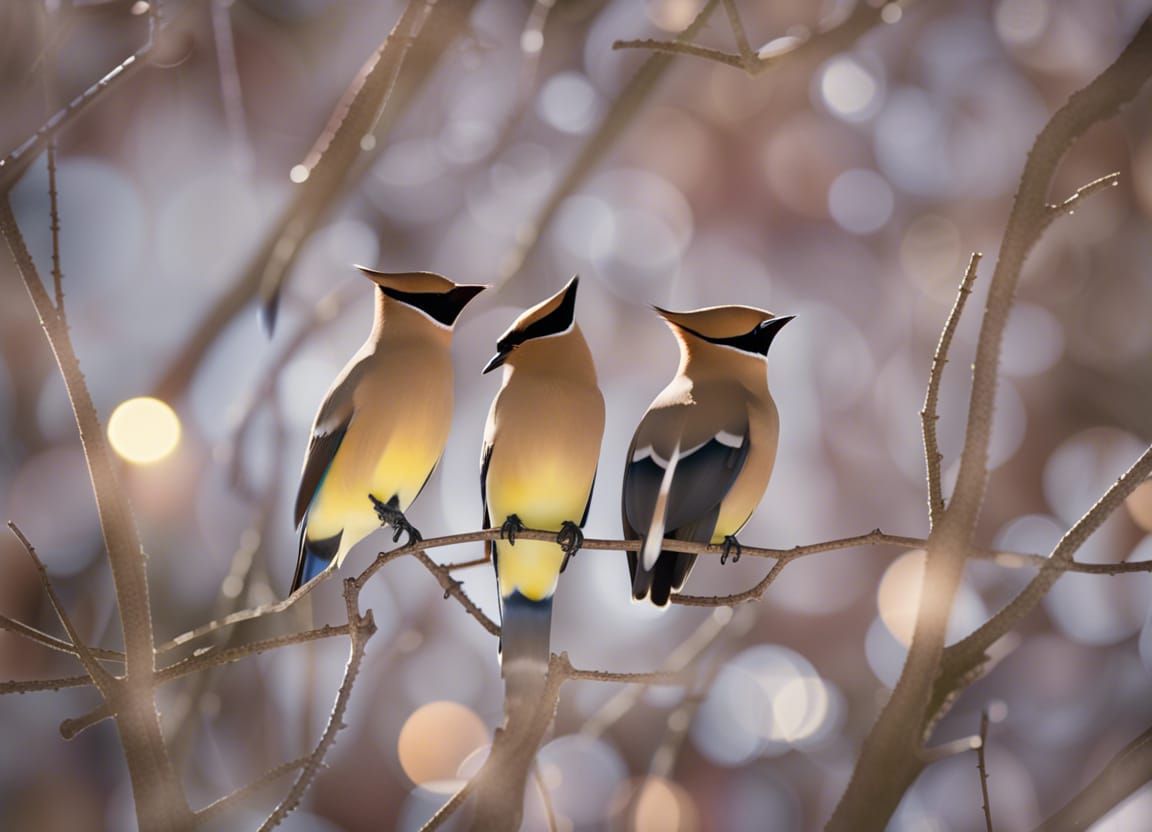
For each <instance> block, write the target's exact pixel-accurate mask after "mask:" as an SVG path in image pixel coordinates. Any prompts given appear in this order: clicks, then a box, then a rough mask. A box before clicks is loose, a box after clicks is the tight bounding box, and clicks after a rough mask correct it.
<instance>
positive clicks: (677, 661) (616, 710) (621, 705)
mask: <svg viewBox="0 0 1152 832" xmlns="http://www.w3.org/2000/svg"><path fill="white" fill-rule="evenodd" d="M734 618H735V615H734V613H733V612H732V610H731V609H730V608H727V607H721V608H720V609H717V610H715V611H714V612H713V613H712V614H711V615H709V616H708V617H706V618H705V619H704V620H703V621H702V622H700V626H699V627H697V628H696V629H695V630H694V631H693V632H692V633H691V635H689V636H688V638H686V639H684V641H682V642H680V644H679V645H677V647H676V648H675V649H674V650H673V651H672V652H671V653H669V654H668V658H667V659H665V660H664V662H663V664H661V665H660V670H661V671H662V672H664V673H683V672H684V671H685V670H686V669H687V668H688V666H689V665H690V664H691V663H692V662H694V661H695V660H696V658H697V657H698V656H700V655H701V654H702V653H703V652H704V651H705V650H707V649H708V648H709V647H711V646H712V645H713V644H715V643H716V641H717V639H719V638H720V636H721V635H723V634H724V633H725V632H727V630H728V629H729V625H730V624H731V623H732V621H733V620H734ZM749 623H751V622H749ZM647 689H648V685H646V684H643V683H641V684H637V685H629V686H628V687H626V688H624V689H623V690H621V691H620V692H619V693H617V694H616V695H615V696H613V697H612V698H611V699H609V700H608V701H607V702H605V703H604V704H603V705H602V706H601V707H600V709H599V710H598V711H596V713H594V714H593V715H592V716H591V717H589V719H588V721H587V722H585V723H584V728H583V729H582V733H584V734H587V735H588V736H591V737H599V736H600V735H601V734H603V733H604V732H605V731H606V730H608V728H609V727H610V726H612V725H613V724H615V723H616V722H617V721H619V720H620V719H621V718H622V717H623V716H624V715H625V714H626V713H628V711H630V710H631V709H632V708H634V707H635V706H636V703H637V702H639V701H640V698H641V697H642V696H643V695H644V691H646V690H647Z"/></svg>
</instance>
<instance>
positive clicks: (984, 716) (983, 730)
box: [976, 708, 993, 832]
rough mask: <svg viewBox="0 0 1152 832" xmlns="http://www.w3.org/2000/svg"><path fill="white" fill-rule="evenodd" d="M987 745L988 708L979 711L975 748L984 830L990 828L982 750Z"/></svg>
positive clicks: (990, 821)
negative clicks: (978, 740)
mask: <svg viewBox="0 0 1152 832" xmlns="http://www.w3.org/2000/svg"><path fill="white" fill-rule="evenodd" d="M987 746H988V709H987V708H985V709H984V710H983V711H981V712H980V745H979V746H977V748H976V768H977V770H978V771H979V772H980V794H981V796H982V797H983V803H982V806H983V809H984V828H985V830H986V832H993V829H992V801H990V800H989V799H988V764H987V762H986V761H985V759H984V751H985V749H986V748H987Z"/></svg>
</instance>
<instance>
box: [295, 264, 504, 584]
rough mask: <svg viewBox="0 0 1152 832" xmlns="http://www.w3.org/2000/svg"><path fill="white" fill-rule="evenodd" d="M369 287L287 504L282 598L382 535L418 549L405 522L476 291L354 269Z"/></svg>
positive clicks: (430, 459) (436, 439) (444, 418)
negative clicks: (362, 320)
mask: <svg viewBox="0 0 1152 832" xmlns="http://www.w3.org/2000/svg"><path fill="white" fill-rule="evenodd" d="M357 268H358V269H359V270H360V272H361V273H362V274H363V275H365V276H366V277H367V278H368V279H369V280H371V281H372V282H373V283H375V284H376V290H375V292H374V294H375V302H376V308H375V317H374V319H373V322H372V331H371V333H370V334H369V335H368V340H367V341H365V342H364V344H363V346H361V347H360V349H359V350H358V351H357V352H356V354H355V355H353V356H352V358H351V359H350V360H349V361H348V363H347V364H346V365H345V366H344V369H343V370H341V371H340V374H339V375H338V376H337V377H336V380H335V381H334V382H333V383H332V386H331V387H330V388H329V389H328V392H327V394H325V396H324V400H323V402H322V403H321V405H320V409H319V410H318V411H317V413H316V419H315V421H314V422H313V424H312V434H311V439H310V440H309V442H308V450H307V452H306V453H305V455H304V465H303V470H302V471H301V474H300V486H299V489H298V491H297V494H296V505H295V514H294V516H295V521H296V525H297V526H298V527H299V529H300V552H299V558H298V560H297V563H296V573H295V576H294V577H293V579H292V589H291V592H296V591H297V590H298V589H299V588H300V587H301V586H303V585H304V584H306V583H308V582H309V581H311V580H312V579H313V578H315V577H316V576H317V575H319V574H320V573H321V572H323V571H325V570H326V569H328V568H329V566H330V565H331V564H333V563H334V564H335V565H336V566H339V565H340V564H341V563H342V562H343V560H344V558H345V556H346V555H347V554H348V551H349V550H350V549H351V548H352V547H353V546H355V545H356V544H357V543H359V542H360V541H361V540H363V539H364V538H365V537H367V536H368V534H369V533H371V532H372V531H373V530H374V529H376V528H379V527H380V526H381V525H388V526H391V527H392V528H393V529H394V530H395V533H394V534H393V538H392V539H393V542H398V541H399V540H400V535H401V533H404V532H406V533H407V534H408V542H409V543H412V542H416V541H418V540H420V539H421V536H420V533H419V531H418V530H416V529H415V528H413V526H412V525H411V524H410V523H409V522H408V520H407V518H406V517H405V515H404V512H406V511H407V510H408V507H409V506H411V505H412V502H413V501H414V500H415V499H416V497H417V495H418V494H419V493H420V491H421V490H422V489H423V488H424V485H425V483H427V481H428V478H429V477H430V476H431V475H432V471H433V469H434V468H435V467H436V464H437V463H438V462H439V460H440V456H441V454H442V453H443V452H444V445H445V442H446V441H447V439H448V430H449V427H450V424H451V419H452V384H453V372H452V358H451V346H452V329H453V326H454V325H455V323H456V319H457V317H458V316H459V315H460V313H461V311H463V309H464V307H465V306H467V305H468V302H469V301H471V300H472V299H473V298H474V297H476V295H478V294H479V293H480V292H481V291H483V289H484V288H485V287H484V286H480V285H471V284H458V283H453V282H452V281H451V280H449V279H448V278H446V277H442V276H440V275H438V274H433V273H431V272H399V273H388V272H380V271H376V270H374V269H369V268H367V267H364V266H357Z"/></svg>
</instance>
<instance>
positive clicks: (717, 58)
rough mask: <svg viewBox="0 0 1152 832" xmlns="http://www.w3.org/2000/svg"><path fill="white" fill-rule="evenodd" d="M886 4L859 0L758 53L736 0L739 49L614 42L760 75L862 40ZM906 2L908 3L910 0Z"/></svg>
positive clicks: (728, 1)
mask: <svg viewBox="0 0 1152 832" xmlns="http://www.w3.org/2000/svg"><path fill="white" fill-rule="evenodd" d="M883 5H884V4H883V3H863V2H861V3H857V4H856V5H855V8H853V10H852V12H851V13H850V14H849V15H848V16H847V17H846V18H845V19H844V20H843V21H841V22H838V23H835V24H834V25H832V26H831V27H829V28H827V29H822V30H818V31H817V32H816V33H815V34H813V35H809V36H808V37H807V38H804V39H800V38H797V39H796V40H795V42H794V43H792V44H790V45H787V46H784V47H782V48H781V49H779V50H772V51H768V50H766V49H761V50H760V52H759V53H757V52H755V51H753V49H752V47H751V46H750V45H749V43H748V36H747V35H746V34H745V32H744V24H743V22H742V21H741V20H740V13H739V11H737V9H736V6H735V3H734V2H733V0H725V2H724V10H725V12H727V14H728V23H729V25H730V26H731V28H732V35H733V37H734V38H735V40H736V46H737V49H738V52H736V53H732V52H725V51H723V50H721V49H711V48H709V47H707V46H697V45H696V44H693V43H686V42H685V39H684V38H683V37H681V38H680V39H678V40H674V41H669V40H655V39H652V38H643V39H639V40H618V41H616V42H615V43H613V44H612V48H613V49H643V50H646V51H649V52H656V53H660V54H663V55H668V56H673V55H688V56H691V57H694V58H703V59H704V60H708V61H713V62H715V63H719V64H724V65H725V66H730V67H734V68H735V69H742V70H744V72H746V73H748V75H750V76H752V77H756V76H757V75H760V74H761V73H763V72H765V71H766V70H768V69H771V68H773V67H775V66H777V65H778V64H780V63H781V62H782V61H784V60H791V59H794V58H795V57H796V56H798V55H807V54H810V53H816V54H819V55H824V54H833V53H835V52H840V51H843V50H845V49H847V48H848V47H850V46H851V45H852V44H853V43H855V42H856V41H857V40H859V39H860V37H862V36H863V35H864V33H865V32H867V31H869V30H870V29H871V28H872V27H873V26H875V25H876V24H877V23H880V22H881V21H882V20H883V18H882V17H881V14H882V7H883ZM904 5H905V6H907V5H909V3H905V4H904Z"/></svg>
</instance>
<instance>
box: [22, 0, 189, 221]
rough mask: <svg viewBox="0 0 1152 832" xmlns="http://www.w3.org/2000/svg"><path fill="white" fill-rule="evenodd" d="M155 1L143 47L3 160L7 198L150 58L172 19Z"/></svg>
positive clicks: (152, 5) (77, 97) (64, 108)
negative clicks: (61, 138) (55, 143)
mask: <svg viewBox="0 0 1152 832" xmlns="http://www.w3.org/2000/svg"><path fill="white" fill-rule="evenodd" d="M155 5H156V4H155V3H152V4H150V9H151V10H150V12H149V17H148V21H149V26H148V40H147V42H146V43H145V44H144V46H142V47H141V48H140V49H138V50H137V51H136V52H134V53H132V54H131V55H129V56H128V57H127V58H125V59H124V60H123V61H121V62H120V63H119V64H117V65H116V66H115V67H113V68H112V70H111V71H109V72H108V73H107V74H106V75H105V76H104V77H102V78H101V79H100V80H99V81H97V82H96V83H94V84H93V85H92V86H90V87H88V89H86V90H84V92H82V93H80V95H78V96H76V97H75V98H73V99H72V100H71V101H69V102H68V104H66V105H65V106H64V107H63V109H60V110H57V111H56V112H55V113H53V115H52V117H51V118H49V119H48V120H47V121H46V122H45V123H44V124H43V125H42V126H41V127H40V129H38V130H37V131H36V132H35V133H33V134H32V135H31V136H29V137H28V138H27V139H25V140H24V141H23V142H21V144H20V145H19V146H18V147H17V148H16V149H15V150H13V151H12V152H11V153H9V154H8V155H7V156H5V157H4V158H3V159H0V197H2V198H4V199H7V196H8V193H9V192H10V191H11V190H12V187H13V186H14V185H15V184H16V183H17V182H18V181H20V177H22V176H23V175H24V173H25V171H27V170H28V168H29V167H30V166H31V165H32V163H33V162H35V161H36V159H37V157H38V156H39V155H40V153H42V152H43V151H44V149H45V148H46V147H47V146H48V144H49V142H51V141H52V140H53V139H54V138H55V137H56V135H57V134H58V133H59V132H60V131H61V130H63V129H64V128H65V127H67V126H68V125H70V124H71V123H72V122H73V121H75V120H76V118H77V117H78V116H79V115H80V114H81V113H83V112H84V111H85V110H87V109H88V108H89V107H90V106H91V105H92V104H93V103H94V102H96V101H97V100H99V99H100V98H101V97H102V96H103V95H104V93H106V92H107V91H108V90H110V89H112V87H114V86H116V85H117V84H119V83H120V82H122V81H124V80H125V79H127V78H128V77H130V76H131V75H133V74H135V72H136V71H137V70H138V69H139V68H140V67H141V66H144V65H146V64H147V61H148V58H149V57H150V56H151V54H152V52H153V51H154V50H155V48H156V44H157V41H158V36H159V34H160V31H161V29H162V28H163V27H164V26H165V25H167V24H168V22H169V21H162V20H161V19H160V17H159V15H158V14H156V13H155Z"/></svg>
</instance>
